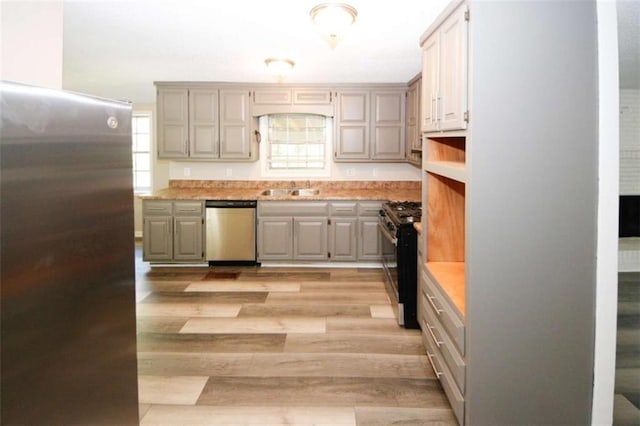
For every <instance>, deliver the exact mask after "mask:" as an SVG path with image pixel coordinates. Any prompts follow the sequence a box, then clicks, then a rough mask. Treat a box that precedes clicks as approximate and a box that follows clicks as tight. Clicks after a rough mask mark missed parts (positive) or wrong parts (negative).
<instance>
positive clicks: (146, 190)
mask: <svg viewBox="0 0 640 426" xmlns="http://www.w3.org/2000/svg"><path fill="white" fill-rule="evenodd" d="M137 118H148V119H149V149H148V151H145V150H138V149H136V148H137V146H136V145H135V144H134V140H135V135H136V134H138V132H136V126H135V120H136V119H137ZM153 129H154V126H153V112H152V111H148V110H133V111H131V178H132V182H133V192H134V194H150V193H151V192H152V191H153V155H152V154H153ZM136 154H138V155H145V154H146V155H147V156H148V159H149V170H140V169H137V168H136V161H135V157H136ZM136 171H142V172H147V171H148V172H149V186H148V187H146V186H144V187H143V186H138V185H136Z"/></svg>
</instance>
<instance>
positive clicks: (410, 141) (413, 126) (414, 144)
mask: <svg viewBox="0 0 640 426" xmlns="http://www.w3.org/2000/svg"><path fill="white" fill-rule="evenodd" d="M421 84H422V78H421V77H420V76H418V77H416V78H415V79H414V80H413V81H412V82H410V83H409V90H408V91H407V153H406V154H407V161H408V162H409V163H411V164H413V165H415V166H420V165H422V134H421V132H420V103H421V102H420V96H421Z"/></svg>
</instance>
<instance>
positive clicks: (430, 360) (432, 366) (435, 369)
mask: <svg viewBox="0 0 640 426" xmlns="http://www.w3.org/2000/svg"><path fill="white" fill-rule="evenodd" d="M433 356H434V355H433V354H430V353H429V351H427V359H429V364H431V368H433V372H434V373H436V379H439V378H440V376H442V375H443V374H444V373H443V372H442V371H438V369H437V368H436V365H435V364H434V362H433V360H432V359H431V357H433Z"/></svg>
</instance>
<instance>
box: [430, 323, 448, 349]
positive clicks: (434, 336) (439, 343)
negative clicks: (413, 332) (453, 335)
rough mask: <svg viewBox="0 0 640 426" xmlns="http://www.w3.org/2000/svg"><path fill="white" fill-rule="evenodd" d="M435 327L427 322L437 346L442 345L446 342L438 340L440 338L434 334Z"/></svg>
mask: <svg viewBox="0 0 640 426" xmlns="http://www.w3.org/2000/svg"><path fill="white" fill-rule="evenodd" d="M434 329H435V327H434V326H432V325H430V324H429V323H427V331H429V334H430V335H431V337H432V338H433V341H434V342H435V344H436V346H437V347H440V346H441V345H442V344H443V343H444V342H443V341H440V340H438V338H437V337H436V335H435V334H434V332H433V330H434Z"/></svg>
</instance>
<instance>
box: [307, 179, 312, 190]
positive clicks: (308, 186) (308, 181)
mask: <svg viewBox="0 0 640 426" xmlns="http://www.w3.org/2000/svg"><path fill="white" fill-rule="evenodd" d="M307 188H311V181H310V180H307Z"/></svg>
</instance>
